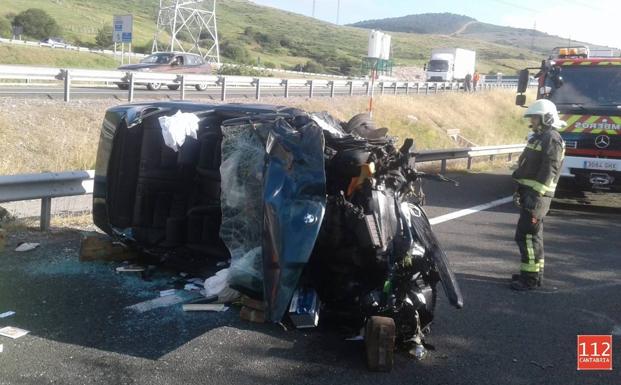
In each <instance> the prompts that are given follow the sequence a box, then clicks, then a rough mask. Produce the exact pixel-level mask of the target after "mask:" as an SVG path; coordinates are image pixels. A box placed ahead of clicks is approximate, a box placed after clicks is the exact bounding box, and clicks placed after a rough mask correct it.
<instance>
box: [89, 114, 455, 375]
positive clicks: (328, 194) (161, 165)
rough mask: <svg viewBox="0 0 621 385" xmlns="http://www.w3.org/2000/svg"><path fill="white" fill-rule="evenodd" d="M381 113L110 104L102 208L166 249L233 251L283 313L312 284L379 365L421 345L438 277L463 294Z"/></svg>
mask: <svg viewBox="0 0 621 385" xmlns="http://www.w3.org/2000/svg"><path fill="white" fill-rule="evenodd" d="M395 146H396V139H395V138H392V137H390V136H386V130H385V129H375V127H374V126H373V124H372V122H371V121H370V120H369V119H368V116H366V117H365V116H364V115H358V116H356V117H354V118H353V119H352V120H351V121H350V122H348V123H341V122H338V121H336V120H335V119H333V118H332V117H331V116H329V115H328V114H325V113H320V114H308V113H306V112H304V111H301V110H298V109H293V108H287V107H276V106H266V105H244V104H223V105H206V104H192V103H184V102H177V103H152V104H132V105H126V106H119V107H114V108H111V109H110V110H108V111H107V113H106V116H105V120H104V124H103V128H102V132H101V138H100V143H99V150H98V154H97V169H96V175H95V190H94V196H93V216H94V221H95V224H96V225H97V226H98V227H100V228H101V229H102V230H104V231H105V232H107V233H108V234H110V235H111V236H113V237H115V238H116V239H118V240H121V241H123V242H125V243H127V244H129V245H132V246H134V247H136V248H138V249H140V250H142V251H143V252H144V253H146V254H148V255H152V256H156V257H157V258H160V259H162V258H167V256H173V255H174V256H176V257H179V256H182V257H186V256H187V258H195V259H196V258H198V259H204V260H205V261H212V262H213V261H214V260H217V261H229V260H230V263H231V274H230V277H229V285H230V286H231V287H233V288H234V289H236V290H238V291H240V292H242V293H244V294H246V295H248V296H250V297H252V298H255V299H260V300H263V301H264V303H265V305H266V317H267V319H268V320H270V321H272V322H280V321H281V320H282V319H283V318H284V317H285V315H286V314H287V311H288V309H289V307H290V302H291V300H292V297H293V296H294V292H295V291H296V290H299V289H301V288H304V289H310V290H312V291H313V292H315V293H316V296H317V297H318V302H319V303H321V306H320V307H321V319H322V320H323V319H325V320H330V322H332V321H335V322H337V323H338V324H339V325H340V326H344V327H345V328H347V329H348V330H350V331H351V333H352V334H354V335H358V334H360V333H361V334H363V335H364V338H365V343H366V347H367V356H368V362H369V366H370V368H371V369H374V370H390V368H391V366H392V352H393V351H394V349H395V347H400V348H405V349H407V350H410V349H411V350H412V352H417V354H419V353H420V352H421V351H423V350H424V349H423V348H422V347H423V337H424V335H425V333H426V332H427V331H428V326H429V325H430V323H431V321H432V319H433V312H434V308H435V303H436V285H437V283H438V282H441V284H442V286H443V288H444V292H445V293H446V295H447V297H448V299H449V302H450V303H451V304H452V305H454V306H455V307H457V308H461V307H462V305H463V300H462V295H461V292H460V290H459V287H458V284H457V282H456V280H455V278H454V276H453V273H452V272H451V270H450V268H449V266H448V263H447V260H446V256H445V254H444V252H443V251H442V249H441V247H440V245H439V244H438V242H437V240H436V238H435V236H434V234H433V232H432V230H431V226H430V224H429V221H428V219H427V217H426V214H425V212H424V210H423V209H422V208H421V206H420V198H421V194H420V192H419V191H418V189H417V184H418V182H419V181H420V180H421V179H423V178H431V179H436V180H446V179H445V178H443V177H441V176H439V175H428V174H425V173H422V172H418V171H416V170H415V168H414V166H413V161H414V157H413V141H412V140H411V139H408V140H406V141H405V142H404V144H403V145H402V146H401V147H400V148H399V149H398V148H397V147H395Z"/></svg>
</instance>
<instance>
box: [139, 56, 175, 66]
mask: <svg viewBox="0 0 621 385" xmlns="http://www.w3.org/2000/svg"><path fill="white" fill-rule="evenodd" d="M173 56H174V55H173V54H156V55H151V56H147V57H146V58H144V59H142V60H141V61H140V62H141V63H144V64H168V63H170V61H171V60H172V58H173Z"/></svg>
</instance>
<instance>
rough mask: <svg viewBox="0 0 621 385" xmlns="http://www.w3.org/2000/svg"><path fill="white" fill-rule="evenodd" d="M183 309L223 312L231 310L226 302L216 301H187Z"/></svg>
mask: <svg viewBox="0 0 621 385" xmlns="http://www.w3.org/2000/svg"><path fill="white" fill-rule="evenodd" d="M182 308H183V311H215V312H223V311H227V310H229V308H228V306H225V305H224V304H215V303H187V304H185V305H183V306H182Z"/></svg>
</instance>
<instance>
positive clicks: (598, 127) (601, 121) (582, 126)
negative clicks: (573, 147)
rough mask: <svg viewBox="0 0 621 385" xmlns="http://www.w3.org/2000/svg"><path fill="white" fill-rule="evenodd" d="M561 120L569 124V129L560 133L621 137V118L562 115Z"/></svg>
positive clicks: (566, 128)
mask: <svg viewBox="0 0 621 385" xmlns="http://www.w3.org/2000/svg"><path fill="white" fill-rule="evenodd" d="M561 119H563V120H564V121H565V122H567V127H565V128H564V129H561V130H559V131H560V132H568V133H569V132H573V133H577V134H580V133H582V134H606V135H621V116H605V115H562V116H561Z"/></svg>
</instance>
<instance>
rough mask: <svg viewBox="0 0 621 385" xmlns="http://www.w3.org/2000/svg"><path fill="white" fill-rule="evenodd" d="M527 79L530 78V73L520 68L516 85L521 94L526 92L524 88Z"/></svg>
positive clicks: (526, 84)
mask: <svg viewBox="0 0 621 385" xmlns="http://www.w3.org/2000/svg"><path fill="white" fill-rule="evenodd" d="M529 80H530V73H529V72H528V70H521V71H520V78H519V79H518V87H517V92H518V93H520V94H521V93H524V92H526V89H527V88H528V81H529Z"/></svg>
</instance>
